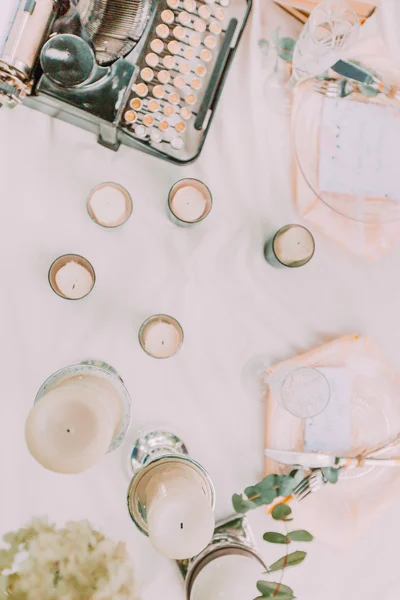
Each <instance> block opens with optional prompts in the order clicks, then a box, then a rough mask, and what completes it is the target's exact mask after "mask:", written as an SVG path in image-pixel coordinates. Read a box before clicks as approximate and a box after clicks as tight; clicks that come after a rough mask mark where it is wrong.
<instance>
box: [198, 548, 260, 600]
mask: <svg viewBox="0 0 400 600" xmlns="http://www.w3.org/2000/svg"><path fill="white" fill-rule="evenodd" d="M263 571H265V569H264V567H263V566H262V565H261V563H259V562H258V560H257V559H256V558H252V557H251V556H244V555H238V554H236V555H235V554H230V555H226V556H220V557H219V558H216V559H214V560H213V561H211V562H210V563H208V564H207V565H206V566H205V567H204V568H203V569H202V570H201V571H200V573H199V574H198V576H197V577H196V579H195V580H194V583H193V587H192V590H191V594H190V600H251V599H252V598H255V597H256V596H259V593H257V587H256V584H257V581H259V580H260V579H264V580H267V576H266V575H265V574H264V573H263Z"/></svg>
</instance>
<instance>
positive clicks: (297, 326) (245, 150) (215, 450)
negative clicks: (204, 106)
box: [0, 0, 400, 600]
mask: <svg viewBox="0 0 400 600" xmlns="http://www.w3.org/2000/svg"><path fill="white" fill-rule="evenodd" d="M262 12H263V14H262V15H261V3H260V2H256V5H255V8H254V11H253V16H252V19H251V22H250V23H249V25H248V28H247V32H246V34H245V36H244V39H243V42H242V44H241V48H240V50H239V52H238V55H237V57H236V60H235V61H234V65H233V68H232V71H231V73H230V76H229V78H228V81H227V84H226V87H225V90H224V93H223V96H222V101H221V104H220V106H219V108H218V111H217V116H216V118H215V121H214V123H213V126H212V128H211V132H210V135H209V138H208V140H207V143H206V145H205V148H204V151H203V153H202V155H201V157H200V159H199V160H198V161H197V162H196V163H195V164H194V165H192V166H190V167H186V168H179V167H174V166H171V165H169V164H167V163H164V162H162V161H160V160H156V159H154V158H151V157H148V156H146V155H144V154H141V153H139V152H136V151H133V150H131V149H127V148H124V147H122V148H121V149H120V150H119V152H118V153H113V152H110V151H109V150H106V149H104V148H102V147H100V146H98V145H97V144H96V141H95V139H94V136H93V135H91V134H89V133H87V132H85V131H82V130H80V129H78V128H76V127H73V126H70V125H67V124H65V123H62V122H60V121H56V120H51V119H50V118H48V117H47V116H44V115H42V114H40V113H38V112H35V111H32V110H29V109H27V108H18V109H17V110H15V111H12V112H10V111H8V110H6V109H2V110H1V111H0V132H1V137H0V181H1V207H2V209H1V220H0V228H1V231H0V245H1V267H0V269H1V270H0V273H1V291H0V307H1V311H0V315H1V317H0V318H1V321H0V325H1V330H0V335H1V342H0V343H1V367H2V369H1V372H2V392H1V395H0V407H1V413H0V456H1V458H0V464H1V470H0V475H1V480H0V481H1V483H0V533H3V532H5V531H7V530H10V529H12V528H18V527H20V526H21V525H22V524H24V523H25V522H26V521H27V520H29V519H30V518H31V517H32V516H34V515H48V516H49V517H50V518H51V519H54V520H56V521H57V522H58V523H59V524H61V523H63V522H64V521H65V520H67V519H81V518H89V519H90V520H91V522H92V523H93V524H95V525H97V526H98V527H99V528H102V529H103V530H104V531H105V532H106V533H107V534H108V535H110V536H111V537H113V538H114V539H116V540H118V539H122V540H125V541H126V542H127V544H128V547H129V550H130V551H131V552H132V556H133V560H134V563H135V566H136V571H137V577H138V579H139V581H140V585H141V593H142V598H143V599H144V600H155V599H156V598H160V597H162V598H163V599H165V600H172V599H174V600H180V599H182V600H183V598H184V594H183V587H182V583H181V580H180V576H179V574H178V571H177V568H176V566H175V564H174V563H173V562H172V561H168V560H167V559H166V558H164V557H162V556H160V555H157V554H156V552H155V551H154V550H153V549H152V547H151V545H150V543H149V541H148V540H147V539H146V538H145V537H144V536H142V535H141V534H140V533H139V532H138V531H137V530H136V529H135V527H134V525H133V523H132V522H131V521H130V518H129V515H128V511H127V509H126V490H127V485H128V479H129V476H128V469H127V459H128V455H129V450H130V447H131V445H132V442H133V440H134V439H135V431H136V430H137V429H138V428H140V427H142V426H147V425H156V426H157V425H160V424H161V425H166V426H168V427H170V428H171V429H172V430H174V431H176V432H177V433H180V434H181V435H182V436H183V437H184V438H185V440H186V441H187V444H188V445H189V448H190V451H191V454H192V456H193V457H194V458H196V459H197V460H199V461H200V462H201V463H203V464H204V466H206V467H207V468H208V469H209V471H210V473H211V475H212V477H213V479H214V482H215V485H216V489H217V494H218V502H217V515H218V517H224V516H226V515H228V514H229V513H230V512H231V505H230V498H231V494H232V493H233V492H239V491H241V490H242V489H243V488H244V487H245V486H246V485H249V484H251V483H253V482H255V481H256V480H257V479H258V478H259V477H261V475H262V439H263V406H262V405H261V404H259V403H258V402H256V401H255V400H252V399H250V398H249V397H248V395H246V393H245V391H244V390H243V387H242V385H241V371H242V369H243V367H244V365H245V364H246V362H247V361H248V360H249V359H250V358H251V357H252V356H254V355H256V354H258V353H266V354H267V355H268V357H269V359H270V361H271V363H272V362H275V361H277V360H279V359H283V358H286V357H288V356H291V355H292V354H294V353H296V352H298V351H301V350H305V349H307V348H308V347H309V346H310V345H311V344H315V343H318V342H320V341H321V342H322V341H325V340H326V339H327V338H329V337H331V336H332V335H336V334H337V335H339V334H343V333H346V332H353V331H356V332H359V333H363V334H369V335H371V336H373V337H374V338H375V340H377V341H378V342H379V343H381V345H382V346H383V347H384V349H385V350H386V351H387V353H388V355H389V357H390V359H391V360H392V361H393V362H394V363H395V364H396V365H397V366H399V367H400V354H399V351H398V349H399V347H400V327H398V322H399V317H398V315H399V306H400V284H399V263H400V248H397V249H396V250H395V251H394V252H392V253H391V254H389V255H387V256H385V257H384V258H383V260H381V261H380V262H379V263H377V264H369V263H366V262H363V261H361V260H360V259H358V258H355V257H354V256H352V255H351V254H349V253H347V252H346V251H345V250H344V249H342V248H340V247H338V246H336V245H334V244H333V243H332V242H330V241H329V240H327V239H324V238H322V237H319V236H318V235H317V236H316V243H317V250H316V254H315V257H314V259H313V260H312V262H311V263H310V264H309V265H308V266H307V267H305V268H302V269H298V270H294V271H286V270H279V269H278V270H276V269H274V268H272V267H270V266H269V265H268V264H267V263H266V262H265V260H264V258H263V253H262V248H263V243H264V241H265V239H266V238H267V237H268V236H269V235H270V234H272V233H273V232H275V231H276V229H277V228H278V227H280V226H282V225H284V224H286V223H288V222H293V221H296V220H297V217H296V215H295V213H294V210H293V206H292V194H291V186H290V141H289V123H288V120H287V119H286V118H285V117H281V116H277V115H275V114H274V113H272V112H270V111H269V110H268V109H267V108H266V107H265V105H264V103H263V100H262V83H263V79H264V78H265V76H266V74H265V71H264V72H263V71H262V70H261V58H260V55H259V50H258V48H257V40H258V38H259V37H260V36H261V35H262V34H263V35H266V34H268V33H269V32H271V31H272V29H274V27H275V26H276V25H277V24H279V23H281V24H283V30H282V33H283V34H285V33H293V32H294V31H296V30H297V29H298V25H297V24H296V25H295V22H294V21H291V20H290V18H289V17H288V16H287V15H285V13H283V12H281V11H280V10H279V9H278V8H277V7H272V6H270V5H268V4H267V2H266V0H263V1H262ZM183 176H194V177H197V178H200V179H202V180H204V181H205V182H206V183H207V184H208V186H209V187H210V189H211V190H212V192H213V196H214V208H213V211H212V214H211V215H210V216H209V217H208V218H207V220H206V221H205V222H204V223H203V224H202V225H201V226H199V227H196V228H192V229H181V228H178V227H176V226H175V225H173V224H172V223H171V222H170V221H169V220H168V218H167V216H166V211H165V203H166V197H167V193H168V190H169V188H170V186H171V184H172V183H174V182H175V181H176V180H178V179H179V178H181V177H183ZM105 180H113V181H117V182H119V183H121V184H122V185H124V186H126V187H127V188H128V189H129V190H130V192H131V193H132V196H133V200H134V214H133V216H132V217H131V220H130V221H129V222H128V224H127V225H126V226H124V227H123V228H121V229H119V230H115V231H106V230H104V229H102V228H100V227H97V226H96V225H95V224H94V223H92V222H91V221H90V219H89V218H88V215H87V212H86V208H85V200H86V197H87V194H88V192H89V190H90V189H91V188H92V187H93V186H94V185H95V184H97V183H99V182H101V181H105ZM67 252H76V253H79V254H82V255H84V256H86V257H87V258H88V259H89V260H90V261H91V262H92V263H93V265H94V267H95V269H96V273H97V283H96V287H95V289H94V291H93V292H92V294H91V295H90V296H89V297H88V298H86V299H84V300H81V301H79V302H68V301H65V300H63V299H61V298H59V297H57V296H56V295H55V294H54V293H53V292H52V291H51V289H50V287H49V285H48V282H47V271H48V267H49V265H50V263H51V262H52V260H53V259H54V258H56V257H57V256H59V255H60V254H63V253H67ZM156 312H165V313H169V314H171V315H173V316H175V317H176V318H177V319H178V320H179V321H180V322H181V323H182V325H183V327H184V330H185V334H186V341H185V345H184V348H183V349H182V351H181V352H180V354H179V355H178V356H177V357H175V358H174V359H171V360H166V361H157V360H153V359H151V358H150V357H148V356H147V355H146V354H145V353H144V352H143V351H142V350H141V348H140V346H139V344H138V341H137V331H138V328H139V326H140V324H141V322H142V321H143V320H144V319H145V318H146V317H147V316H149V315H151V314H153V313H156ZM83 358H96V359H97V358H99V359H102V360H105V361H107V362H109V363H110V364H111V365H113V366H114V367H115V368H116V369H117V370H118V371H119V373H120V374H121V376H122V377H123V379H124V380H125V382H126V385H127V387H128V389H129V391H130V393H131V396H132V401H133V419H132V426H131V430H130V432H129V435H128V437H127V439H126V440H125V442H124V443H123V444H122V446H121V447H120V448H119V449H118V450H117V451H116V452H114V453H112V454H109V455H108V456H107V457H106V458H105V459H104V460H103V461H102V462H101V464H99V465H98V466H97V467H95V468H93V469H92V470H90V471H89V472H86V473H83V474H81V475H76V476H63V475H56V474H54V473H51V472H48V471H46V470H45V469H43V468H42V467H41V466H40V465H38V464H37V463H36V462H35V461H34V460H33V458H32V457H31V456H30V455H29V453H28V451H27V449H26V446H25V442H24V422H25V419H26V416H27V414H28V412H29V409H30V407H31V405H32V402H33V399H34V397H35V394H36V392H37V390H38V388H39V386H40V385H41V383H42V382H43V380H44V379H45V378H46V377H47V376H48V375H50V374H51V373H52V372H53V371H55V370H57V369H58V368H60V367H62V366H65V365H68V364H71V363H73V362H75V361H77V360H80V359H83ZM378 493H379V490H377V494H378ZM399 508H400V499H398V501H397V503H396V504H395V505H394V506H393V509H392V510H391V511H389V512H387V513H386V514H385V515H384V516H382V517H381V518H380V520H379V521H377V522H376V523H375V524H374V525H373V526H372V527H371V528H370V529H369V530H368V531H365V533H364V535H363V537H362V538H361V539H360V540H359V541H358V542H357V544H356V545H355V546H354V547H353V548H351V549H350V550H349V551H348V552H347V553H346V552H338V551H336V550H333V549H332V548H331V547H330V546H329V545H323V544H322V543H320V542H318V539H317V540H316V541H315V542H314V543H313V544H311V545H310V546H309V556H308V558H307V561H306V562H305V563H304V564H303V565H302V566H300V567H297V568H296V569H292V570H291V571H290V570H289V571H288V572H287V574H286V575H285V582H286V583H289V584H293V586H294V588H295V591H296V593H297V596H298V598H299V599H300V600H320V599H321V598H323V599H324V600H336V599H337V598H338V597H345V598H354V599H355V600H359V599H360V600H361V598H362V599H363V600H375V599H376V598H384V599H385V600H392V599H395V598H398V593H399V592H398V589H399V588H398V584H399V583H400V573H399V571H398V569H397V562H398V558H397V550H398V547H399V544H398V539H399V537H400V521H399V519H398V518H397V515H398V509H399ZM251 522H252V523H253V525H254V530H255V532H256V533H257V535H258V537H259V538H260V540H261V534H262V532H263V531H266V530H267V529H269V527H270V525H269V523H268V520H267V517H265V516H264V514H263V513H262V512H260V513H259V514H256V515H252V516H251ZM313 533H314V534H315V535H316V536H318V531H314V532H313ZM260 549H261V551H262V553H263V554H264V556H265V559H266V560H267V561H271V560H274V559H275V557H276V556H277V552H276V551H275V547H272V546H271V545H267V544H266V543H263V542H262V541H260ZM255 595H256V593H255ZM244 600H245V599H244ZM249 600H251V599H249Z"/></svg>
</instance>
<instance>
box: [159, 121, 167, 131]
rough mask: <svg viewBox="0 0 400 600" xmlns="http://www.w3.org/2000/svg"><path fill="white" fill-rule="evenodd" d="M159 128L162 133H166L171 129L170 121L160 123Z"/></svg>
mask: <svg viewBox="0 0 400 600" xmlns="http://www.w3.org/2000/svg"><path fill="white" fill-rule="evenodd" d="M158 128H159V130H160V131H162V132H165V131H167V130H168V128H169V123H168V121H160V122H159V124H158Z"/></svg>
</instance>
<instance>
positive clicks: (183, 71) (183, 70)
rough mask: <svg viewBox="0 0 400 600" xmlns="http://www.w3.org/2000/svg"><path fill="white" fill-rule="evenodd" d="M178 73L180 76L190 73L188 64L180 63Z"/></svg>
mask: <svg viewBox="0 0 400 600" xmlns="http://www.w3.org/2000/svg"><path fill="white" fill-rule="evenodd" d="M178 68H179V73H181V74H182V75H185V74H186V73H189V71H190V67H189V63H187V62H185V61H182V62H181V63H179V67H178Z"/></svg>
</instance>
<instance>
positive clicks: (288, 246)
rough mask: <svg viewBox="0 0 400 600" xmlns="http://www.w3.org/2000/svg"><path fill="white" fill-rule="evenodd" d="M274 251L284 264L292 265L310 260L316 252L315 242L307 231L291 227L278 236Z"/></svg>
mask: <svg viewBox="0 0 400 600" xmlns="http://www.w3.org/2000/svg"><path fill="white" fill-rule="evenodd" d="M274 251H275V254H276V256H277V257H278V258H279V260H280V261H281V262H282V263H284V264H285V265H290V264H292V263H295V262H298V261H303V260H306V259H307V258H309V257H310V256H311V255H312V253H313V251H314V242H313V239H312V237H311V234H310V232H309V231H307V229H304V228H303V227H290V228H289V229H288V230H287V231H285V232H283V233H282V234H280V235H277V236H276V238H275V241H274Z"/></svg>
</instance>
